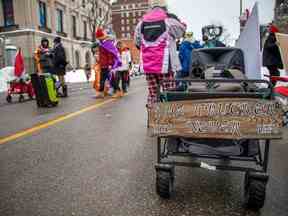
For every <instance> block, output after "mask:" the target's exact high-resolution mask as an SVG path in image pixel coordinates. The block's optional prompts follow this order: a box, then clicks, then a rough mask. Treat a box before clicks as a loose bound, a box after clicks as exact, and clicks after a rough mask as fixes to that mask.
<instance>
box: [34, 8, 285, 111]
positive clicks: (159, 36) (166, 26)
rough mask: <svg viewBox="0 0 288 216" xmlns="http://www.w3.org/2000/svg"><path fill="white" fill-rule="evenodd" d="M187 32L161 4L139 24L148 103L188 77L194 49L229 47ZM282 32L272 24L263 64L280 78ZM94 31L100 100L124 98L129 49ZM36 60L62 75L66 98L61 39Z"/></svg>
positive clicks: (44, 44) (138, 43) (138, 41)
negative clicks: (177, 80) (279, 35)
mask: <svg viewBox="0 0 288 216" xmlns="http://www.w3.org/2000/svg"><path fill="white" fill-rule="evenodd" d="M186 30H187V26H186V24H185V23H184V22H182V21H181V20H180V19H179V18H178V17H177V16H176V15H175V14H171V13H169V12H168V11H167V9H166V8H165V7H160V6H156V7H154V8H153V9H151V10H150V11H148V12H147V13H146V14H145V15H144V16H143V17H142V19H141V21H140V22H139V23H138V25H137V26H136V29H135V36H134V40H135V45H136V47H137V48H138V49H139V50H140V56H141V62H140V66H141V70H142V71H143V72H144V74H145V75H146V80H147V84H148V101H147V105H148V106H150V105H151V104H153V103H156V102H157V88H158V86H160V87H161V88H163V90H167V89H172V88H175V82H174V79H175V78H184V77H187V76H189V71H190V66H191V60H192V56H191V55H192V51H193V50H194V49H199V48H213V47H225V44H223V43H222V42H220V41H219V40H218V39H213V40H211V39H209V37H208V36H207V35H203V38H202V40H203V42H202V43H200V41H198V40H196V39H194V36H193V32H187V31H186ZM278 31H279V30H278V29H277V28H276V27H275V26H274V25H271V26H270V28H269V37H268V39H267V41H266V43H265V46H264V52H263V65H264V66H266V67H267V68H268V70H269V72H270V75H272V76H279V75H280V73H279V68H280V69H282V68H283V63H282V60H281V56H280V51H279V48H278V45H277V42H276V38H275V33H276V32H278ZM95 35H96V39H97V42H95V43H93V45H92V49H91V51H92V53H93V56H94V59H95V65H94V66H92V67H93V69H94V71H95V82H94V84H93V87H94V89H95V90H96V98H104V97H106V96H112V97H113V98H121V97H123V96H124V95H125V93H127V90H128V86H129V81H130V78H129V70H131V67H132V59H131V53H130V50H129V48H127V47H125V45H124V44H123V42H121V41H115V40H114V39H112V38H111V37H110V36H109V35H107V34H106V33H105V31H104V30H103V29H101V28H98V29H97V30H96V32H95ZM179 41H181V43H180V44H179ZM35 60H36V63H37V71H38V72H39V73H42V72H49V73H54V74H56V75H57V76H58V78H59V81H60V87H62V95H63V96H67V85H66V84H65V79H64V75H65V67H66V65H67V61H66V55H65V50H64V48H63V46H62V43H61V38H59V37H56V38H55V40H54V47H53V49H51V48H50V47H49V41H48V40H47V39H46V38H43V39H42V41H41V45H40V46H39V48H38V49H37V50H36V52H35ZM92 67H91V65H88V64H86V65H85V71H86V75H87V80H89V78H90V75H91V68H92ZM51 68H53V69H51ZM120 83H121V84H120Z"/></svg>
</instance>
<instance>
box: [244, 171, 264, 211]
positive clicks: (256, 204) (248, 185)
mask: <svg viewBox="0 0 288 216" xmlns="http://www.w3.org/2000/svg"><path fill="white" fill-rule="evenodd" d="M266 185H267V182H266V181H263V180H260V179H253V178H251V177H250V176H249V173H246V176H245V204H246V206H247V208H250V209H253V210H256V211H258V210H260V209H261V208H262V207H263V206H264V203H265V199H266Z"/></svg>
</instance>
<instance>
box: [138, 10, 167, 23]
mask: <svg viewBox="0 0 288 216" xmlns="http://www.w3.org/2000/svg"><path fill="white" fill-rule="evenodd" d="M166 18H168V16H167V13H166V11H164V10H163V9H161V8H156V9H153V10H151V11H150V12H148V13H147V14H145V15H144V16H143V21H144V22H157V21H160V20H165V19H166Z"/></svg>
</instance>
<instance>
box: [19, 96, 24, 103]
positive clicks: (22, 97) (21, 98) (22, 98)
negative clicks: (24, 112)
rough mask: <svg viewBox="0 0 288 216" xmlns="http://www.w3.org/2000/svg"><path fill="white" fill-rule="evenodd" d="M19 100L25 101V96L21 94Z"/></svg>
mask: <svg viewBox="0 0 288 216" xmlns="http://www.w3.org/2000/svg"><path fill="white" fill-rule="evenodd" d="M18 100H19V102H20V103H22V102H24V96H23V95H20V96H19V99H18Z"/></svg>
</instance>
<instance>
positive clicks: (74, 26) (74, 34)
mask: <svg viewBox="0 0 288 216" xmlns="http://www.w3.org/2000/svg"><path fill="white" fill-rule="evenodd" d="M72 34H73V37H74V38H76V37H77V29H76V16H72Z"/></svg>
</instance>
